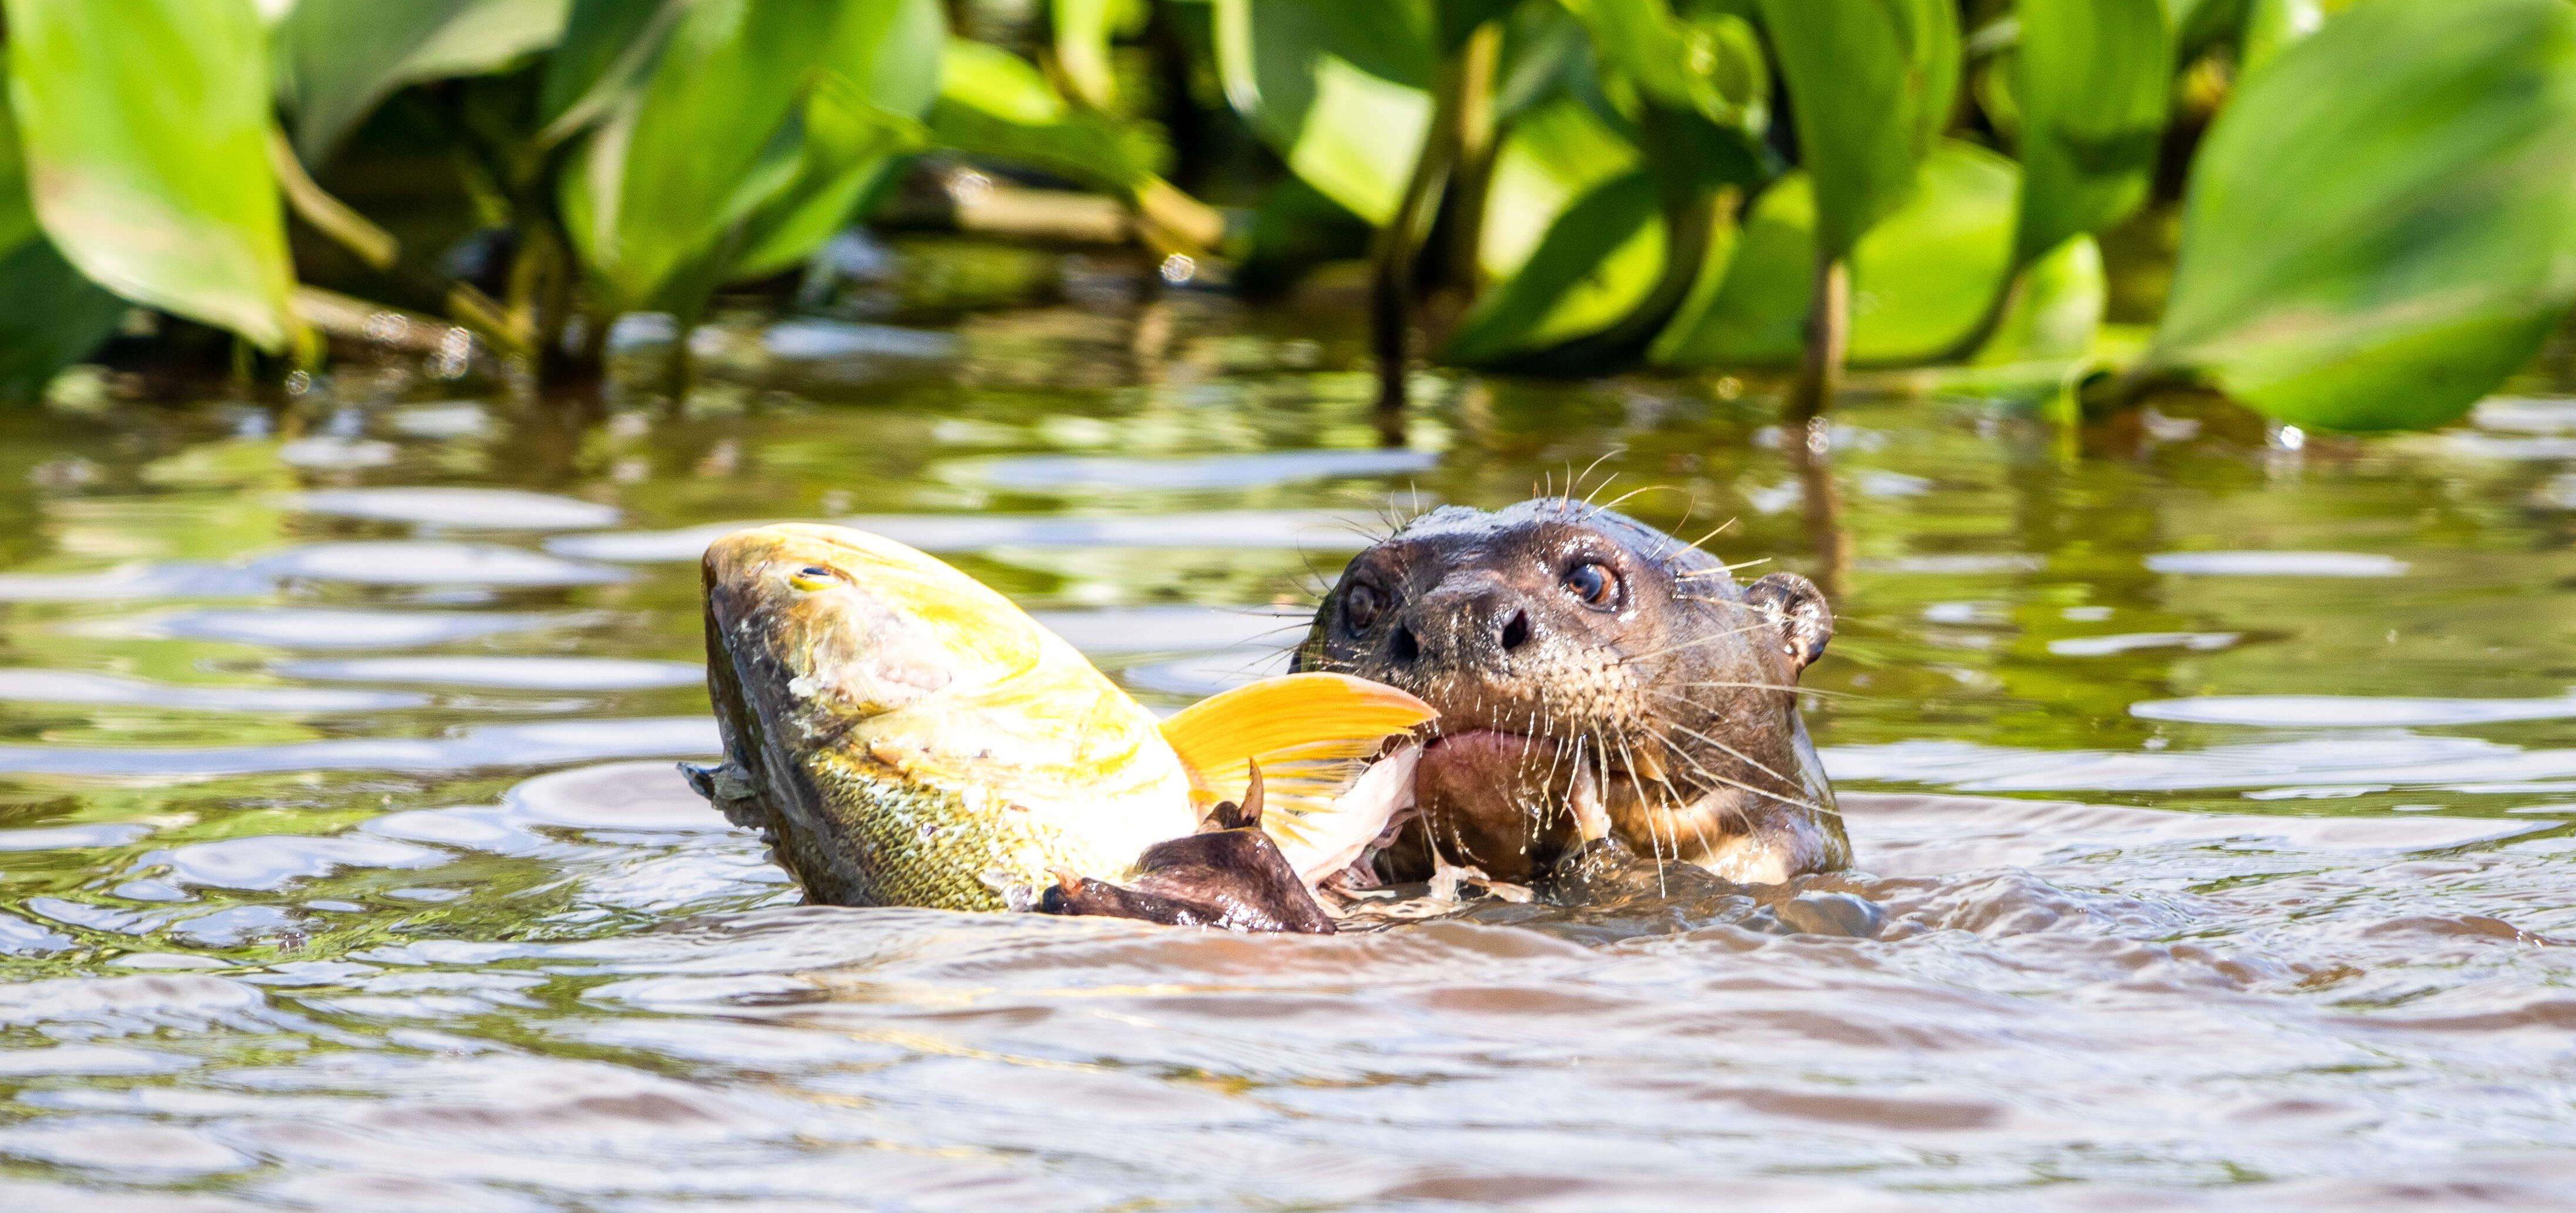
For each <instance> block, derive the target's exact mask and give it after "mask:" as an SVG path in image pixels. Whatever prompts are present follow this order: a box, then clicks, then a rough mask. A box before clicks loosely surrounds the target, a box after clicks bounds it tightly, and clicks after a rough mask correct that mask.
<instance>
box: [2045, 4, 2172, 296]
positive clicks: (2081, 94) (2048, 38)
mask: <svg viewBox="0 0 2576 1213" xmlns="http://www.w3.org/2000/svg"><path fill="white" fill-rule="evenodd" d="M2172 58H2173V51H2172V47H2171V45H2170V40H2169V39H2168V38H2167V36H2166V33H2165V14H2164V10H2163V7H2162V5H2161V4H2160V3H2159V0H2055V2H2053V3H2032V4H2025V5H2023V6H2022V7H2021V46H2020V48H2019V50H2018V52H2017V53H2016V55H2015V59H2016V61H2017V62H2018V64H2019V67H2020V77H2019V79H2017V80H2016V81H2014V85H2015V88H2014V92H2013V98H2014V101H2015V102H2016V103H2017V105H2018V107H2019V111H2020V150H2021V163H2022V171H2023V177H2022V202H2021V224H2020V228H2019V231H2018V234H2017V235H2016V236H2015V239H2014V247H2013V260H2014V261H2015V262H2016V263H2021V264H2027V263H2029V262H2031V261H2033V260H2035V259H2037V258H2039V257H2040V256H2042V255H2044V254H2046V253H2047V252H2048V251H2049V250H2051V249H2054V248H2056V247H2057V246H2058V245H2060V244H2062V243H2064V242H2065V241H2066V240H2067V239H2068V238H2069V237H2072V236H2076V235H2081V234H2084V233H2087V232H2096V231H2100V230H2101V229H2103V228H2105V227H2107V226H2109V225H2111V224H2113V223H2116V222H2118V221H2119V220H2120V219H2122V218H2124V217H2126V216H2127V215H2128V214H2129V212H2131V211H2134V210H2136V209H2137V208H2138V205H2139V204H2140V203H2142V202H2144V201H2146V197H2147V184H2148V177H2149V175H2150V174H2151V173H2153V172H2154V170H2155V163H2156V148H2157V144H2158V141H2159V140H2161V139H2162V138H2163V135H2164V126H2165V105H2166V99H2167V98H2168V97H2169V96H2170V95H2171V94H2172V92H2173V80H2172V77H2173V64H2172Z"/></svg>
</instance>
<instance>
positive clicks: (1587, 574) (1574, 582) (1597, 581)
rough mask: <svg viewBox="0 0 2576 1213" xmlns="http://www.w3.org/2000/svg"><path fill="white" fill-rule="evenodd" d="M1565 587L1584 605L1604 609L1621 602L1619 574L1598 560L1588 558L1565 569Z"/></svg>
mask: <svg viewBox="0 0 2576 1213" xmlns="http://www.w3.org/2000/svg"><path fill="white" fill-rule="evenodd" d="M1565 588H1566V589H1567V590H1568V591H1570V592H1572V593H1573V595H1574V596H1575V597H1577V598H1580V599H1582V600H1583V605H1585V606H1589V607H1599V608H1602V609H1604V610H1606V609H1608V608H1610V607H1614V606H1617V605H1618V604H1619V574H1617V573H1614V572H1612V571H1611V570H1610V566H1608V565H1606V564H1603V563H1601V562H1600V561H1598V560H1586V561H1584V562H1583V563H1581V564H1578V565H1576V566H1574V567H1573V568H1570V569H1567V570H1566V571H1565Z"/></svg>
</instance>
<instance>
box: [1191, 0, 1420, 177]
mask: <svg viewBox="0 0 2576 1213" xmlns="http://www.w3.org/2000/svg"><path fill="white" fill-rule="evenodd" d="M1432 25H1433V16H1432V10H1431V7H1430V0H1365V2H1361V3H1353V2H1351V0H1216V27H1215V29H1216V58H1217V70H1218V74H1219V75H1220V76H1221V77H1222V78H1223V80H1224V82H1225V95H1226V99H1227V100H1228V101H1229V102H1230V103H1232V104H1233V106H1234V109H1235V111H1236V112H1237V113H1239V114H1241V115H1243V118H1244V120H1245V121H1246V122H1247V123H1249V124H1250V125H1251V126H1252V129H1253V130H1254V131H1255V132H1257V133H1258V134H1259V135H1260V136H1261V138H1262V139H1263V141H1265V142H1267V143H1269V144H1270V145H1271V147H1273V148H1275V149H1277V151H1278V152H1279V154H1280V156H1281V157H1282V158H1284V159H1286V160H1287V162H1288V167H1289V169H1290V170H1292V171H1294V172H1295V173H1296V174H1297V175H1298V176H1300V177H1303V178H1305V179H1306V182H1307V183H1308V184H1310V185H1312V186H1314V187H1315V188H1316V189H1317V190H1319V191H1321V192H1322V193H1323V194H1324V195H1325V196H1326V197H1328V198H1331V199H1332V200H1333V201H1335V202H1339V203H1341V204H1342V205H1343V206H1345V207H1348V208H1350V210H1351V213H1353V214H1355V215H1358V216H1359V217H1360V218H1362V219H1365V220H1367V221H1369V222H1370V223H1372V224H1379V225H1383V224H1385V223H1386V222H1387V221H1388V220H1389V219H1390V218H1392V217H1393V216H1394V214H1395V210H1396V207H1397V205H1398V204H1399V203H1401V201H1402V200H1403V196H1404V185H1405V181H1406V179H1407V178H1408V177H1410V176H1411V175H1412V172H1413V163H1414V161H1415V159H1416V158H1418V157H1419V156H1420V155H1421V152H1422V142H1423V139H1424V138H1425V136H1426V135H1427V134H1428V132H1429V131H1430V128H1431V92H1430V89H1431V77H1432V71H1433V67H1434V64H1435V62H1436V59H1435V55H1434V51H1433V30H1432Z"/></svg>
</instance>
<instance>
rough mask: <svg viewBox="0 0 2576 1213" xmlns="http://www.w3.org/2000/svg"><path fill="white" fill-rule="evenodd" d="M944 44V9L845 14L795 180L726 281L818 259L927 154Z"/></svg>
mask: <svg viewBox="0 0 2576 1213" xmlns="http://www.w3.org/2000/svg"><path fill="white" fill-rule="evenodd" d="M947 38H948V16H947V13H946V11H945V10H944V9H943V8H942V7H941V4H940V0H856V2H854V3H848V4H845V5H843V7H842V10H841V23H840V25H839V27H838V28H837V29H836V31H835V32H834V34H833V36H832V45H831V48H830V50H829V51H828V52H827V53H826V54H825V56H824V59H823V63H822V65H821V70H820V72H819V74H818V77H817V79H816V82H815V86H814V89H813V92H812V93H811V94H810V95H809V96H808V97H807V98H806V101H805V115H804V117H805V121H804V132H803V143H802V147H801V149H800V150H801V155H802V160H801V162H800V164H799V166H798V169H797V177H796V181H795V182H794V183H793V184H791V185H790V186H788V187H787V189H786V191H785V192H784V193H782V194H781V195H780V196H779V197H777V198H775V199H773V200H771V201H770V202H768V203H766V204H764V205H763V206H762V207H761V209H760V211H759V212H758V213H757V214H755V215H754V216H753V217H752V220H751V222H750V224H749V225H748V227H747V230H746V231H745V233H744V238H743V251H742V253H741V255H740V257H739V259H738V260H737V261H736V263H735V264H734V265H733V266H732V267H731V270H730V273H729V275H728V276H729V277H733V278H759V277H765V276H767V275H770V274H774V273H777V272H779V271H781V270H784V269H787V268H789V267H791V266H794V265H797V264H799V263H801V262H803V261H804V260H805V259H806V258H808V257H811V256H813V255H814V252H815V250H817V249H820V248H822V247H823V245H824V244H825V243H826V242H828V241H829V240H831V238H832V237H833V236H835V235H838V234H839V233H840V231H841V229H842V228H844V227H847V226H849V224H850V223H851V222H852V221H853V220H854V219H855V218H856V216H857V212H858V210H859V208H860V206H861V204H862V203H863V201H864V200H865V199H866V198H867V197H868V196H869V195H870V194H871V193H872V192H873V191H874V190H875V188H876V186H877V185H878V184H879V183H880V182H881V181H883V180H884V178H885V176H886V172H887V170H888V169H890V168H892V167H893V166H894V164H895V162H896V161H897V160H898V159H899V158H900V157H902V156H903V155H906V154H909V153H911V152H915V151H919V150H920V149H921V148H923V147H925V146H927V145H928V143H929V140H930V135H929V132H928V130H926V129H925V128H924V127H923V126H922V124H921V122H920V119H921V116H922V115H923V114H924V113H926V112H927V111H928V110H929V109H930V104H931V101H932V100H933V99H934V98H935V97H937V96H938V92H939V51H940V48H941V46H942V45H943V44H945V43H946V41H947Z"/></svg>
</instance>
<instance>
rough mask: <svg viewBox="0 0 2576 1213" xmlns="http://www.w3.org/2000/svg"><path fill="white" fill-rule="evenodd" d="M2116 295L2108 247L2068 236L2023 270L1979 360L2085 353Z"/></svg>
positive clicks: (2004, 362)
mask: <svg viewBox="0 0 2576 1213" xmlns="http://www.w3.org/2000/svg"><path fill="white" fill-rule="evenodd" d="M2110 297H2111V284H2110V279H2109V278H2108V277H2107V276H2105V275H2104V273H2103V272H2102V246H2101V245H2099V244H2096V243H2094V242H2093V238H2092V237H2091V236H2077V237H2075V238H2074V239H2072V240H2068V241H2065V242H2063V243H2061V244H2059V245H2058V246H2057V248H2056V249H2055V250H2053V251H2051V252H2050V253H2049V254H2048V255H2047V256H2045V257H2042V258H2040V259H2039V260H2037V261H2034V262H2032V263H2031V264H2030V266H2029V268H2027V269H2024V270H2023V271H2022V273H2021V281H2020V282H2018V283H2016V284H2014V287H2013V297H2012V302H2011V304H2010V305H2009V306H2007V307H2006V308H2005V309H2004V314H2003V319H2002V320H2001V321H2000V322H1998V323H1997V324H1996V325H1995V332H1994V335H1993V336H1992V337H1989V338H1987V339H1986V344H1985V347H1984V348H1983V349H1980V350H1978V351H1977V356H1976V358H1975V359H1974V361H1975V362H1977V363H1979V364H1980V365H1987V366H1993V365H2008V364H2012V363H2021V362H2056V361H2063V360H2066V359H2070V358H2080V357H2083V356H2084V355H2085V353H2086V352H2088V351H2090V350H2091V349H2092V348H2093V337H2094V334H2096V333H2097V332H2099V331H2100V330H2101V327H2102V313H2103V311H2104V310H2105V309H2106V308H2107V307H2108V306H2109V304H2110Z"/></svg>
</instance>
